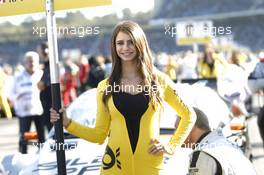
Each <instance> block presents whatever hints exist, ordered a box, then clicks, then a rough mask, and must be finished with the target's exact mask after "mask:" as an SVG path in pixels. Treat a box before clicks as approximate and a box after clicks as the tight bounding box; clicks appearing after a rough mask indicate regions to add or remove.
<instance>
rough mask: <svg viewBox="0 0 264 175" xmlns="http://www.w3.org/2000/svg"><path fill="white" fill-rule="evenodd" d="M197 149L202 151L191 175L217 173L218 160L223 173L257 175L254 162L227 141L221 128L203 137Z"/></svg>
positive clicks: (223, 174) (229, 174)
mask: <svg viewBox="0 0 264 175" xmlns="http://www.w3.org/2000/svg"><path fill="white" fill-rule="evenodd" d="M196 151H200V155H199V157H198V159H197V161H196V165H195V166H194V167H190V168H189V175H205V174H206V175H215V173H216V170H217V163H216V160H217V161H218V162H219V163H220V165H221V170H222V175H256V172H255V170H254V168H253V165H252V163H251V162H250V161H249V160H248V159H247V158H246V157H245V156H244V155H243V153H242V151H240V150H239V149H238V148H236V147H235V146H233V145H232V144H231V143H229V142H228V141H227V139H226V138H225V137H224V136H223V134H222V131H221V130H220V129H217V130H214V131H213V132H211V133H210V134H208V135H207V136H206V137H205V138H203V139H202V140H201V142H200V143H199V147H197V149H196V150H195V151H194V152H196ZM193 155H194V153H193V154H192V156H193Z"/></svg>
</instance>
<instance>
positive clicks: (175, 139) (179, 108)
mask: <svg viewBox="0 0 264 175" xmlns="http://www.w3.org/2000/svg"><path fill="white" fill-rule="evenodd" d="M174 86H175V84H174V83H173V81H172V80H171V79H169V77H167V76H165V81H164V100H165V101H166V102H167V103H168V104H169V105H170V106H171V107H172V108H173V109H174V110H175V111H176V112H177V114H178V116H179V117H180V118H181V120H180V122H179V125H178V128H177V129H176V131H175V133H174V135H173V136H172V137H171V139H170V141H169V145H168V147H169V149H170V150H171V151H172V153H173V152H174V149H175V148H176V147H177V146H181V145H182V143H183V142H184V141H185V139H186V137H187V136H188V135H189V133H190V131H191V129H192V127H193V125H194V123H195V121H196V115H195V112H194V110H193V109H192V108H191V107H189V106H187V105H186V104H185V103H184V102H183V101H182V100H181V98H180V97H179V95H178V94H177V92H176V89H175V87H174Z"/></svg>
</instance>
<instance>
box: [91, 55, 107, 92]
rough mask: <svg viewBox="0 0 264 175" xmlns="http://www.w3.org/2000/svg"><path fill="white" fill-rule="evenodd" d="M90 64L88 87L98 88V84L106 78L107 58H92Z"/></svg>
mask: <svg viewBox="0 0 264 175" xmlns="http://www.w3.org/2000/svg"><path fill="white" fill-rule="evenodd" d="M91 59H93V60H91ZM89 63H91V71H90V72H89V78H88V86H90V87H91V88H96V87H97V85H98V83H99V82H100V81H102V80H103V79H105V77H106V73H105V58H104V57H103V56H101V55H100V56H96V57H92V58H90V60H89Z"/></svg>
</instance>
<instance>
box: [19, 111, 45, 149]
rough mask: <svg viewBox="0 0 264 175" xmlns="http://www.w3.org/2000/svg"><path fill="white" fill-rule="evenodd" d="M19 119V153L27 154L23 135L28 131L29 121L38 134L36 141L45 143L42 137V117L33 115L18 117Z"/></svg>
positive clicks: (43, 136)
mask: <svg viewBox="0 0 264 175" xmlns="http://www.w3.org/2000/svg"><path fill="white" fill-rule="evenodd" d="M18 119H19V135H20V136H19V152H21V153H22V154H26V153H27V144H28V143H27V140H25V139H24V133H25V132H27V131H30V126H31V121H34V123H35V126H36V130H37V133H38V141H39V145H40V143H43V142H44V141H45V135H44V121H43V117H42V116H38V115H33V116H26V117H18Z"/></svg>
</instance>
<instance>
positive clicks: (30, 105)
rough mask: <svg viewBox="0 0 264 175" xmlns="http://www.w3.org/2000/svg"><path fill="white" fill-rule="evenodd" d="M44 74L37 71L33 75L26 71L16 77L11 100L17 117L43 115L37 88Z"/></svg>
mask: <svg viewBox="0 0 264 175" xmlns="http://www.w3.org/2000/svg"><path fill="white" fill-rule="evenodd" d="M42 74H43V72H42V70H36V71H35V72H34V73H33V74H32V75H30V74H29V73H28V72H27V71H26V70H24V71H22V72H21V73H20V74H18V75H16V76H15V78H14V82H13V86H12V90H11V100H12V101H13V103H14V109H15V112H16V115H17V116H19V117H27V116H32V115H41V114H42V113H43V109H42V105H41V101H40V91H39V89H38V87H37V83H38V82H39V81H40V79H41V77H42Z"/></svg>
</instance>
